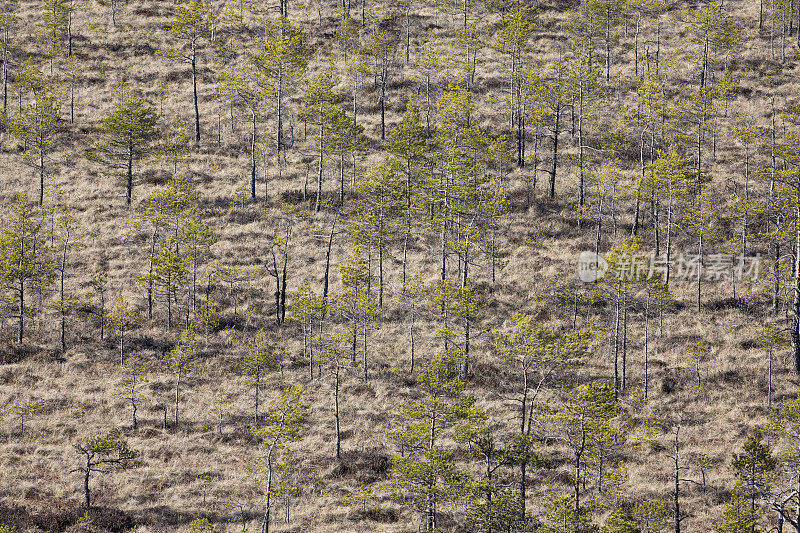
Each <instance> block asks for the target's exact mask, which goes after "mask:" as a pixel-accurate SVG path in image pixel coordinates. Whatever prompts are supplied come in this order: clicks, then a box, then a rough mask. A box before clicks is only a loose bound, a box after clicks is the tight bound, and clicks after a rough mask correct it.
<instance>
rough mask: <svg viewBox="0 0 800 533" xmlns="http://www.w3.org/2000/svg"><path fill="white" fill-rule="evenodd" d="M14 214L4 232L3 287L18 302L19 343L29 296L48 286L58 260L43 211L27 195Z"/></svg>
mask: <svg viewBox="0 0 800 533" xmlns="http://www.w3.org/2000/svg"><path fill="white" fill-rule="evenodd" d="M11 208H12V215H11V217H10V218H9V219H8V222H7V224H6V226H5V228H4V229H3V231H2V233H0V287H2V288H3V289H4V290H6V291H9V292H11V293H12V294H13V295H14V299H15V300H16V301H17V311H18V317H17V319H18V327H17V342H18V343H22V339H23V337H24V335H25V316H26V315H27V314H28V313H29V311H30V310H29V308H28V307H27V300H26V296H27V295H28V293H29V292H30V290H31V289H33V288H35V287H41V288H46V287H47V286H49V285H50V284H51V283H52V282H53V279H54V278H55V271H56V262H55V261H53V260H52V258H51V255H52V251H51V249H50V248H49V247H48V245H47V241H46V240H45V236H44V232H43V222H42V218H41V213H40V211H39V210H38V209H37V207H36V205H35V204H34V203H32V202H30V201H29V200H28V197H27V196H25V195H24V194H23V195H19V196H17V198H16V200H15V201H14V204H13V205H12V206H11Z"/></svg>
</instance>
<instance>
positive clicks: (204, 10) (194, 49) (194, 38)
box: [163, 0, 211, 143]
mask: <svg viewBox="0 0 800 533" xmlns="http://www.w3.org/2000/svg"><path fill="white" fill-rule="evenodd" d="M168 33H169V34H170V35H171V36H172V37H173V38H175V39H177V40H178V41H180V42H181V43H182V46H181V48H169V49H166V50H164V51H163V52H164V53H165V55H166V56H167V57H173V58H176V59H180V60H181V61H184V62H186V63H189V65H191V67H192V103H193V104H194V142H195V143H198V142H200V108H199V106H198V101H197V59H198V56H199V54H200V52H201V48H202V45H203V43H204V42H205V41H207V40H209V39H210V38H211V11H210V8H209V6H207V5H206V4H204V3H202V2H199V1H197V0H191V1H190V2H187V3H184V4H180V5H178V6H177V8H176V11H175V18H174V19H173V20H172V22H171V23H170V26H169V30H168Z"/></svg>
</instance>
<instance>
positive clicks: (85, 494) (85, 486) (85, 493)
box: [83, 457, 92, 509]
mask: <svg viewBox="0 0 800 533" xmlns="http://www.w3.org/2000/svg"><path fill="white" fill-rule="evenodd" d="M91 461H92V459H91V458H90V457H89V458H87V459H86V470H84V472H83V504H84V506H86V508H87V509H91V508H92V500H91V494H90V492H89V476H90V475H91V473H92V463H91Z"/></svg>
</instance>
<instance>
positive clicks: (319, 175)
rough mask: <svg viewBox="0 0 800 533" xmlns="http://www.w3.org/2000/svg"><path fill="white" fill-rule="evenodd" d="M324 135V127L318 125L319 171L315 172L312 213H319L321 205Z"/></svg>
mask: <svg viewBox="0 0 800 533" xmlns="http://www.w3.org/2000/svg"><path fill="white" fill-rule="evenodd" d="M324 135H325V126H324V125H320V127H319V169H318V172H317V200H316V203H315V205H314V211H316V212H317V213H319V210H320V207H321V205H322V169H323V166H322V164H323V162H322V159H323V155H324V148H323V146H324V145H323V138H324Z"/></svg>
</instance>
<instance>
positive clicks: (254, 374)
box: [234, 329, 283, 426]
mask: <svg viewBox="0 0 800 533" xmlns="http://www.w3.org/2000/svg"><path fill="white" fill-rule="evenodd" d="M282 359H283V354H282V353H281V350H280V349H276V348H273V347H271V346H269V343H268V342H267V334H266V332H265V331H264V330H263V329H260V330H258V331H257V332H256V336H255V338H254V339H253V342H251V343H250V346H248V349H247V352H245V353H244V354H242V355H241V356H239V358H238V360H237V361H236V364H235V366H234V371H235V372H236V373H237V374H239V375H242V376H245V377H247V378H248V379H249V380H250V381H251V383H252V385H253V424H255V425H256V426H257V425H258V423H259V416H258V405H259V393H260V391H261V382H262V380H263V379H264V378H265V377H266V375H267V374H268V373H270V372H272V371H274V370H276V369H277V368H278V367H279V366H280V364H281V362H282Z"/></svg>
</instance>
